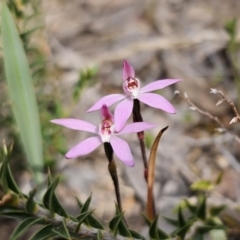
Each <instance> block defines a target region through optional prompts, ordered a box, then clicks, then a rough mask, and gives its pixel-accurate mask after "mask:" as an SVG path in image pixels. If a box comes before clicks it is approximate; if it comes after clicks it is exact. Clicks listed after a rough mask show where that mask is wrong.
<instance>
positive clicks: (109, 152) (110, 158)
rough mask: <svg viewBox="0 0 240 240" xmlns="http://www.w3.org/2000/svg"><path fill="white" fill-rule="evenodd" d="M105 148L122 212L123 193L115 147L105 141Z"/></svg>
mask: <svg viewBox="0 0 240 240" xmlns="http://www.w3.org/2000/svg"><path fill="white" fill-rule="evenodd" d="M104 150H105V153H106V156H107V158H108V161H109V164H108V171H109V173H110V175H111V178H112V181H113V184H114V188H115V194H116V199H117V204H118V207H119V210H120V212H123V211H122V201H121V195H120V187H119V181H118V175H117V166H116V163H115V161H114V159H113V149H112V146H111V144H110V143H108V142H105V143H104Z"/></svg>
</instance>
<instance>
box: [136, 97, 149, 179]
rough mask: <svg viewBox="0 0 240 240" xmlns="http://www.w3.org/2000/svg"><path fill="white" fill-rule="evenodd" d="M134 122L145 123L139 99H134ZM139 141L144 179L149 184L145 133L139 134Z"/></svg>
mask: <svg viewBox="0 0 240 240" xmlns="http://www.w3.org/2000/svg"><path fill="white" fill-rule="evenodd" d="M133 122H143V118H142V115H141V109H140V102H139V100H138V99H134V103H133ZM137 135H138V140H139V143H140V148H141V153H142V159H143V165H144V178H145V180H146V182H147V179H148V162H147V155H146V144H145V140H144V132H138V133H137Z"/></svg>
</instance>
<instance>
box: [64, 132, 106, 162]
mask: <svg viewBox="0 0 240 240" xmlns="http://www.w3.org/2000/svg"><path fill="white" fill-rule="evenodd" d="M101 143H102V141H101V139H100V137H90V138H87V139H86V140H83V141H82V142H80V143H78V144H77V145H76V146H74V147H73V148H72V149H70V150H69V151H68V152H67V154H66V155H65V156H66V158H68V159H71V158H76V157H79V156H83V155H86V154H88V153H90V152H92V151H93V150H95V149H96V148H97V147H98V146H99V145H100V144H101Z"/></svg>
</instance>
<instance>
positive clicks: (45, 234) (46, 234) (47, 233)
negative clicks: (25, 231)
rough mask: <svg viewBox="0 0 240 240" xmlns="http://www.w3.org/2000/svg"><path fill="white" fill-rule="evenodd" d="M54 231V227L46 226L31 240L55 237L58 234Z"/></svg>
mask: <svg viewBox="0 0 240 240" xmlns="http://www.w3.org/2000/svg"><path fill="white" fill-rule="evenodd" d="M52 229H53V227H52V225H47V226H44V227H43V228H41V229H40V230H39V231H38V232H36V233H35V234H34V235H33V236H32V237H31V238H30V240H39V239H41V240H44V239H49V238H50V237H53V236H54V235H56V234H55V233H54V232H53V231H52Z"/></svg>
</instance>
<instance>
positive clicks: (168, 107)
mask: <svg viewBox="0 0 240 240" xmlns="http://www.w3.org/2000/svg"><path fill="white" fill-rule="evenodd" d="M138 99H139V101H141V102H143V103H145V104H147V105H149V106H151V107H154V108H159V109H161V110H163V111H165V112H168V113H176V111H175V108H174V107H173V105H172V104H171V103H170V102H169V101H168V100H167V99H165V98H164V97H163V96H161V95H158V94H155V93H142V94H139V96H138Z"/></svg>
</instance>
